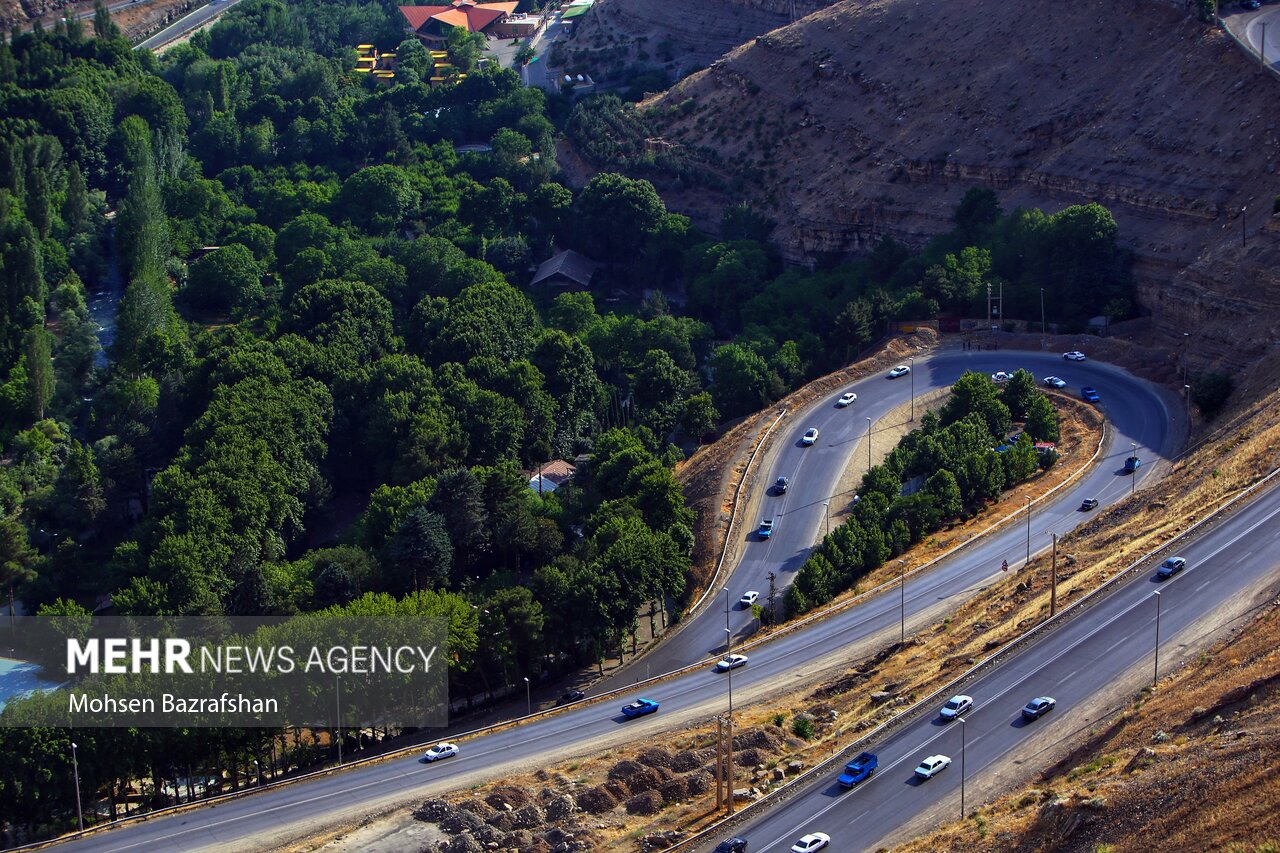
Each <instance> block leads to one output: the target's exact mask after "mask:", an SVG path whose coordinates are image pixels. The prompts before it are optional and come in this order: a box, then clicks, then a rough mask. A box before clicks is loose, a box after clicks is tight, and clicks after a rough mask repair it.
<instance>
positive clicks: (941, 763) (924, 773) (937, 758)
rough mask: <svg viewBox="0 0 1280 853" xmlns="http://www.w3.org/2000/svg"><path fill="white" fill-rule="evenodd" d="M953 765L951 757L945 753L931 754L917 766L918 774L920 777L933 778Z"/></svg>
mask: <svg viewBox="0 0 1280 853" xmlns="http://www.w3.org/2000/svg"><path fill="white" fill-rule="evenodd" d="M950 766H951V759H950V758H948V757H947V756H945V755H930V756H929V757H928V758H926V759H925V760H924V761H921V762H920V766H919V767H917V768H916V776H917V777H918V778H920V779H932V778H933V777H934V776H937V775H938V774H939V773H941V772H942V771H943V770H946V769H947V768H948V767H950Z"/></svg>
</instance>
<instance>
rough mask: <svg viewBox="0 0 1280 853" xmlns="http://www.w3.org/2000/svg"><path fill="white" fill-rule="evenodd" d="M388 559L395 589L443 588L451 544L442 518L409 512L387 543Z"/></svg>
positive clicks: (449, 566) (427, 512) (449, 565)
mask: <svg viewBox="0 0 1280 853" xmlns="http://www.w3.org/2000/svg"><path fill="white" fill-rule="evenodd" d="M391 559H392V561H393V563H392V565H393V567H394V574H393V576H394V578H395V585H396V587H398V588H401V589H405V588H407V589H410V590H419V589H423V588H424V587H431V586H443V585H445V583H446V582H447V581H448V579H449V571H450V570H451V569H452V567H453V544H452V543H451V542H450V541H449V532H448V530H447V529H446V522H445V518H444V516H442V515H440V514H439V513H436V512H431V511H430V510H428V509H427V508H426V507H419V508H417V509H415V510H413V511H412V512H410V513H409V515H408V516H407V517H406V518H405V520H404V521H403V522H401V524H400V529H399V530H397V531H396V535H395V538H394V539H393V540H392V542H391Z"/></svg>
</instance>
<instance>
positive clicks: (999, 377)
mask: <svg viewBox="0 0 1280 853" xmlns="http://www.w3.org/2000/svg"><path fill="white" fill-rule="evenodd" d="M1012 378H1013V374H1012V373H1009V372H1008V371H1005V370H997V371H996V372H995V373H993V374H991V381H992V382H995V383H997V384H999V383H1002V382H1008V381H1009V380H1010V379H1012Z"/></svg>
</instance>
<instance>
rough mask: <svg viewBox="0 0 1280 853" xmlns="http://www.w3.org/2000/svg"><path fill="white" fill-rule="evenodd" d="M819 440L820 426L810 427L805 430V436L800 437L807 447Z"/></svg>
mask: <svg viewBox="0 0 1280 853" xmlns="http://www.w3.org/2000/svg"><path fill="white" fill-rule="evenodd" d="M817 440H818V428H817V427H809V429H808V430H806V431H805V434H804V436H803V437H802V438H801V439H800V443H801V444H803V445H804V446H805V447H808V446H809V445H811V444H813V443H814V442H815V441H817Z"/></svg>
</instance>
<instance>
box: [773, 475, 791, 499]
mask: <svg viewBox="0 0 1280 853" xmlns="http://www.w3.org/2000/svg"><path fill="white" fill-rule="evenodd" d="M789 485H791V483H790V482H789V481H788V480H787V478H786V477H779V478H778V479H776V480H774V481H773V491H774V492H775V493H777V494H779V495H785V494H786V493H787V486H789Z"/></svg>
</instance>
